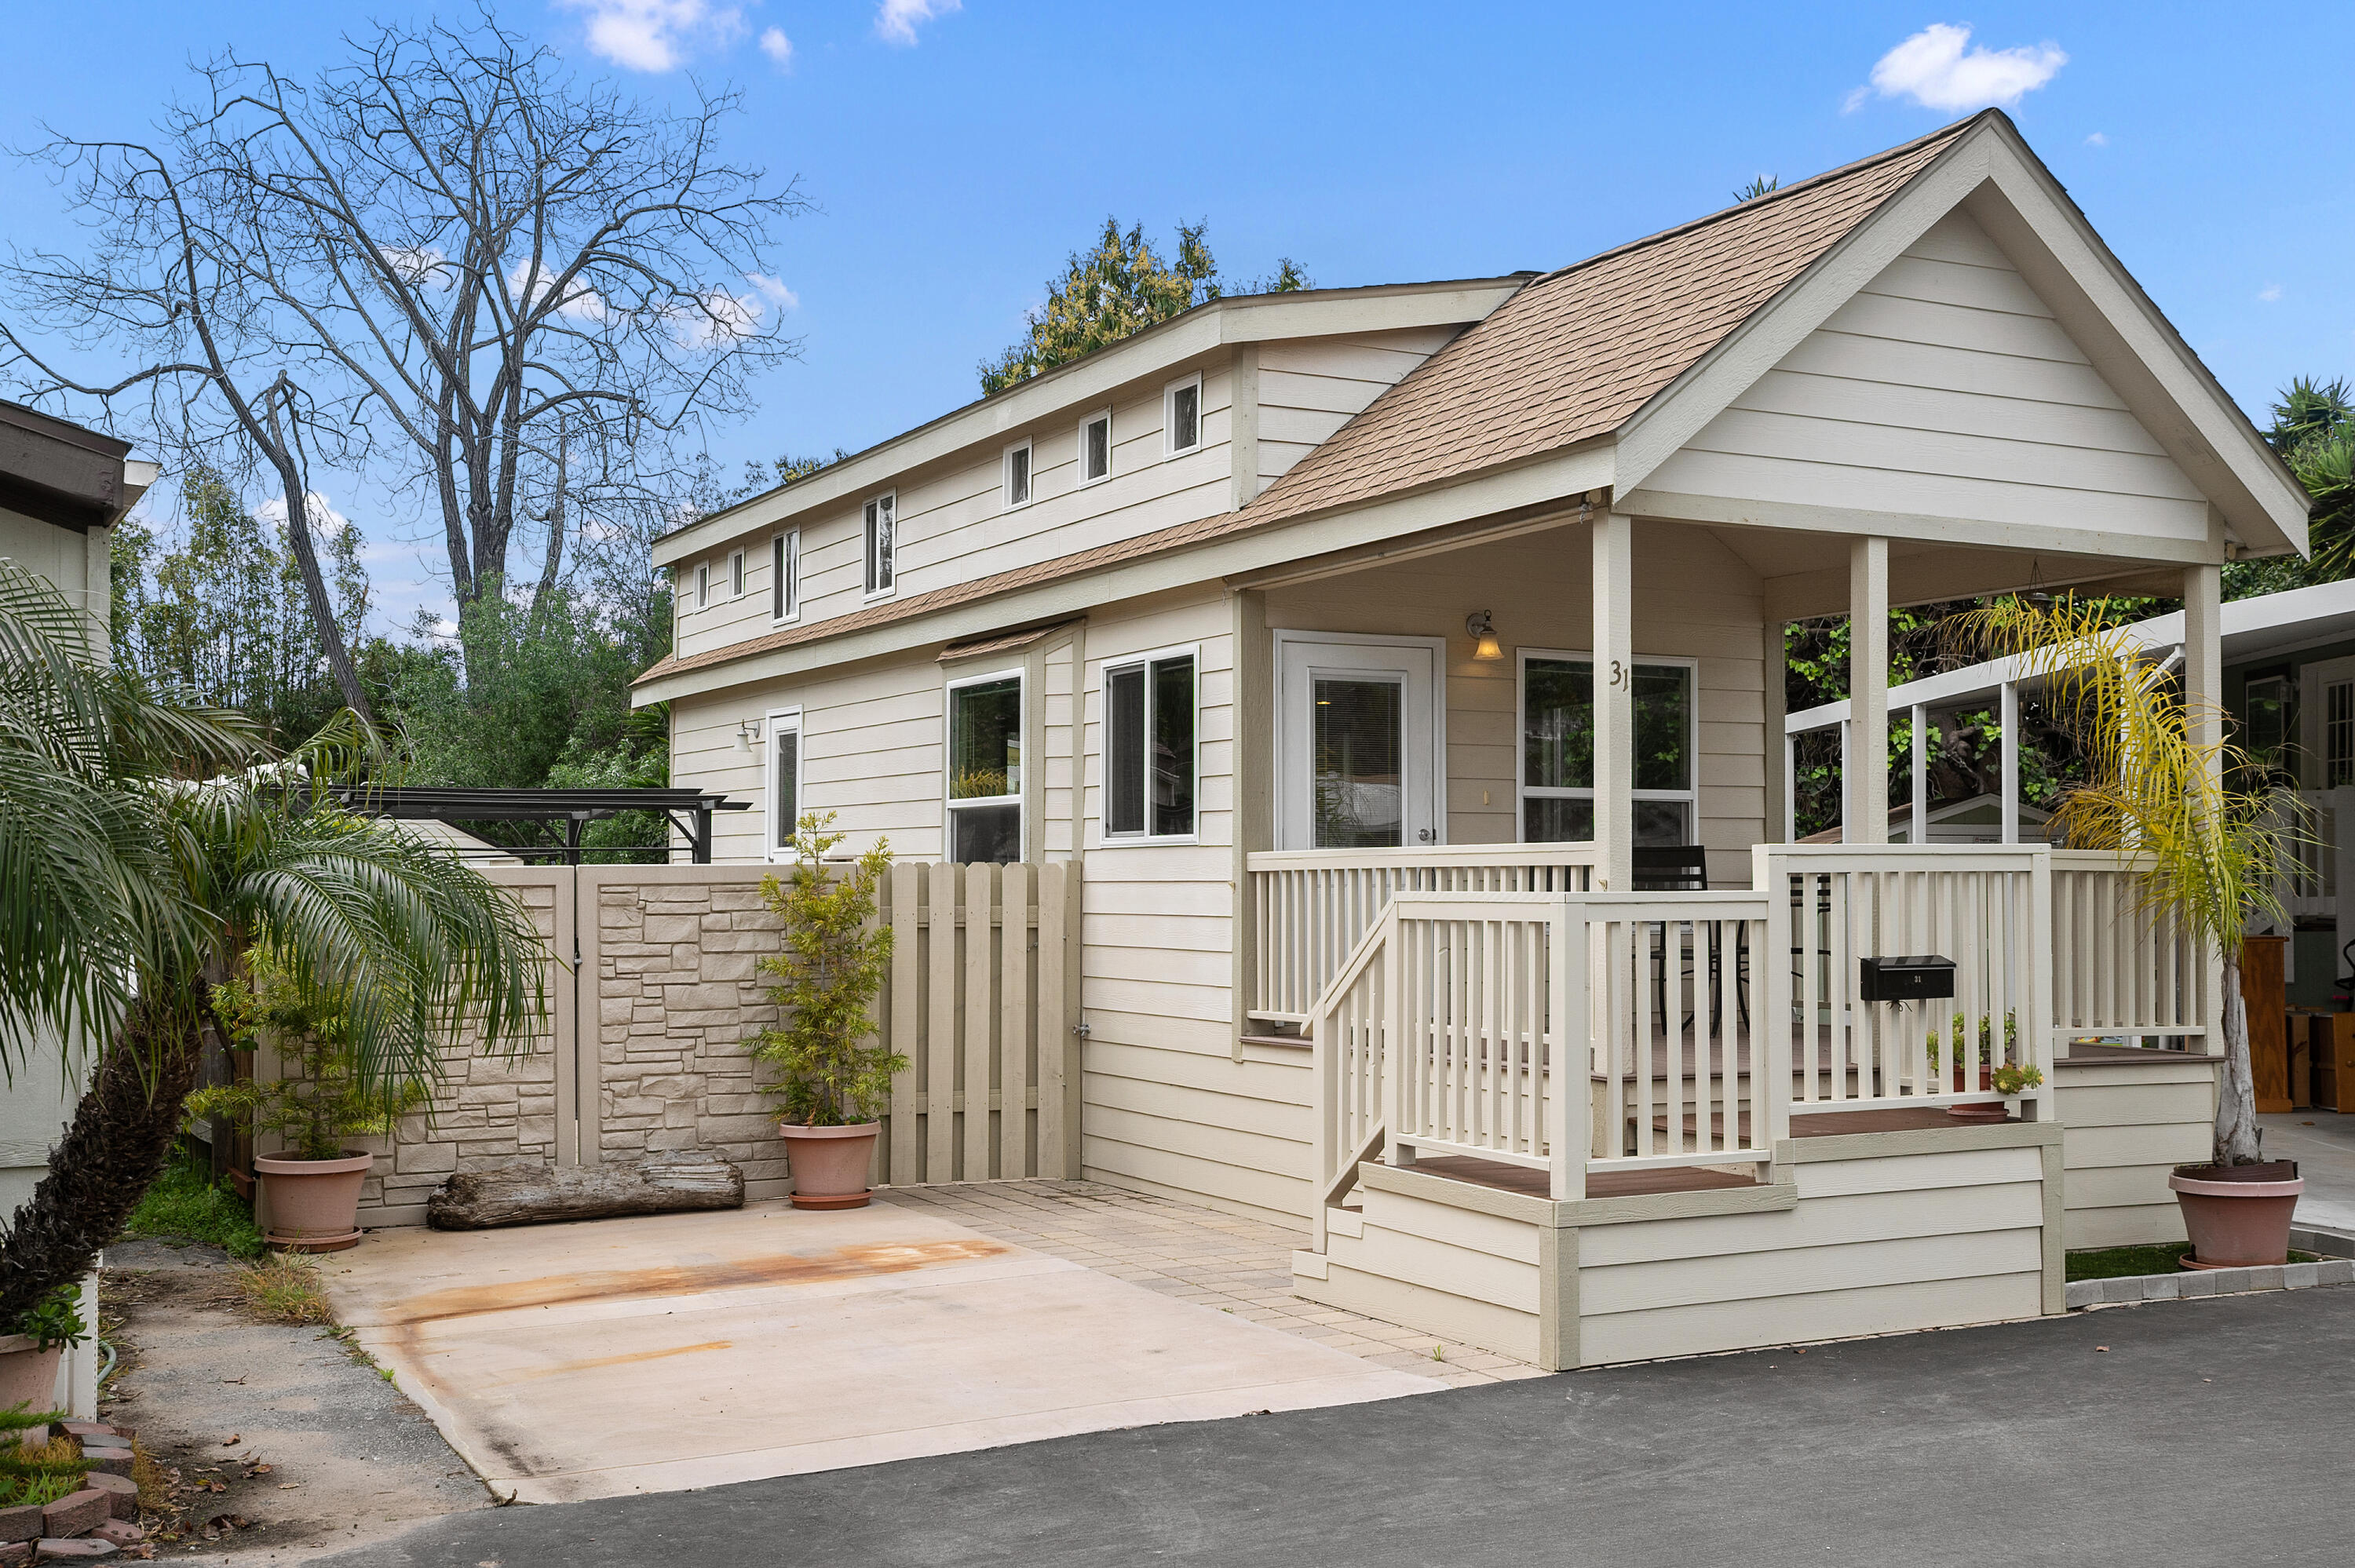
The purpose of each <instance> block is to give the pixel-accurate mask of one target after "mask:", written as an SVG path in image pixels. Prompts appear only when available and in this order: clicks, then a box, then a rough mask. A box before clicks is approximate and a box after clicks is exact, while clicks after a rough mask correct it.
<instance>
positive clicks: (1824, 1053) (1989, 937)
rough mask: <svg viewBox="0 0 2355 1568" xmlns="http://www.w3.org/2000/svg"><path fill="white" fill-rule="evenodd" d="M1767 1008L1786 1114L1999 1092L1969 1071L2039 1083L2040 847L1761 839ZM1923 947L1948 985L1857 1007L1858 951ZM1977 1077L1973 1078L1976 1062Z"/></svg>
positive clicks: (2046, 928) (2047, 921)
mask: <svg viewBox="0 0 2355 1568" xmlns="http://www.w3.org/2000/svg"><path fill="white" fill-rule="evenodd" d="M1755 853H1756V861H1757V869H1756V873H1755V880H1756V881H1757V883H1758V885H1759V886H1760V887H1761V888H1762V889H1763V890H1764V894H1765V896H1766V899H1767V904H1768V909H1769V916H1768V917H1769V922H1770V927H1771V930H1770V935H1769V937H1768V945H1769V948H1770V951H1771V952H1773V953H1774V954H1775V955H1777V956H1778V957H1779V958H1780V959H1781V961H1779V962H1774V963H1770V964H1768V965H1767V966H1766V986H1765V990H1766V1003H1765V1005H1766V1008H1767V1013H1766V1016H1768V1017H1771V1018H1787V1019H1789V1020H1791V1022H1792V1023H1793V1024H1794V1026H1795V1027H1796V1041H1795V1043H1794V1046H1793V1057H1792V1066H1793V1073H1794V1076H1795V1078H1796V1085H1795V1086H1794V1089H1793V1091H1792V1107H1791V1108H1792V1113H1793V1114H1794V1115H1805V1114H1807V1113H1810V1112H1814V1111H1828V1110H1859V1109H1867V1108H1875V1107H1894V1106H1943V1105H1955V1104H1959V1103H1963V1102H1966V1101H1972V1100H1988V1099H1992V1098H1995V1097H1996V1096H1995V1094H1994V1091H1993V1090H1992V1089H1989V1088H1984V1087H1982V1086H1981V1085H1982V1083H1983V1082H1984V1081H1985V1080H1984V1078H1983V1077H1982V1075H1983V1074H1985V1073H1987V1072H1989V1071H1991V1070H1992V1069H1993V1068H1994V1067H1997V1066H1999V1065H2006V1064H2009V1065H2017V1066H2030V1065H2032V1066H2034V1067H2036V1068H2037V1069H2038V1070H2039V1071H2041V1073H2042V1074H2043V1075H2044V1076H2045V1078H2046V1080H2047V1081H2046V1083H2045V1084H2044V1086H2042V1087H2041V1088H2037V1089H2032V1090H2030V1091H2029V1093H2028V1096H2027V1097H2029V1098H2033V1099H2036V1100H2043V1099H2046V1098H2049V1097H2050V1096H2051V1092H2052V1086H2051V1082H2050V1080H2051V1071H2052V1054H2053V1053H2052V1034H2053V1031H2052V1029H2051V1018H2052V1012H2051V993H2050V985H2051V973H2052V969H2053V965H2052V963H2051V961H2050V960H2049V959H2048V958H2047V952H2048V948H2049V944H2050V941H2051V931H2052V917H2051V887H2052V884H2051V853H2052V852H2051V850H2049V849H2046V848H2044V847H2042V846H2041V845H2039V846H2033V847H2030V846H2027V845H2009V844H2005V845H1997V844H1920V845H1915V844H1885V845H1853V846H1851V845H1846V844H1762V845H1760V846H1759V847H1758V849H1757V851H1756V852H1755ZM1914 953H1934V954H1938V955H1941V956H1943V957H1945V958H1949V959H1953V960H1954V962H1955V994H1954V995H1953V996H1952V997H1939V998H1933V999H1930V1000H1927V1001H1911V1002H1872V1003H1867V1002H1865V1001H1862V1000H1861V998H1860V997H1859V981H1860V979H1861V969H1862V964H1861V960H1862V959H1865V958H1868V957H1891V956H1897V955H1903V954H1914ZM1975 1068H1976V1069H1977V1071H1974V1069H1975Z"/></svg>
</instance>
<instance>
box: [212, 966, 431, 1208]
mask: <svg viewBox="0 0 2355 1568" xmlns="http://www.w3.org/2000/svg"><path fill="white" fill-rule="evenodd" d="M241 969H242V971H243V972H242V973H240V974H239V975H238V976H236V977H235V978H233V979H231V980H229V982H228V983H226V984H225V985H223V986H222V987H221V988H220V989H219V990H218V991H216V992H215V993H214V1008H213V1010H214V1013H215V1015H216V1016H217V1017H218V1018H219V1020H220V1022H221V1028H222V1032H223V1033H224V1034H225V1035H226V1036H227V1038H228V1040H229V1048H230V1049H231V1050H232V1051H234V1052H237V1053H238V1054H240V1055H241V1056H245V1057H247V1058H248V1059H249V1061H250V1059H251V1056H252V1054H253V1053H255V1052H257V1051H258V1050H259V1049H260V1048H261V1045H262V1044H265V1043H266V1044H270V1045H272V1046H273V1047H274V1048H275V1049H276V1052H277V1054H278V1062H279V1067H280V1075H279V1076H277V1077H276V1078H274V1079H272V1080H270V1081H267V1082H265V1081H263V1080H262V1079H261V1078H260V1077H259V1076H256V1075H251V1074H250V1073H249V1074H247V1075H244V1076H243V1078H242V1081H240V1082H237V1083H231V1084H223V1085H220V1086H217V1087H213V1088H206V1089H198V1090H197V1092H196V1093H194V1094H192V1095H190V1096H189V1097H188V1112H189V1114H190V1115H192V1116H197V1117H220V1118H224V1119H226V1120H228V1121H230V1122H232V1123H235V1124H236V1125H238V1126H240V1127H242V1128H246V1129H248V1130H249V1131H250V1132H256V1133H277V1134H280V1135H281V1136H282V1137H283V1138H284V1139H285V1140H286V1147H284V1148H282V1149H281V1150H277V1151H276V1152H274V1153H271V1154H257V1155H255V1156H254V1160H253V1169H254V1173H255V1174H256V1175H258V1176H260V1177H261V1181H262V1186H263V1191H264V1192H265V1193H266V1194H267V1196H268V1198H269V1203H270V1228H269V1229H268V1230H267V1231H266V1232H264V1233H263V1234H264V1235H265V1236H266V1237H267V1239H268V1240H269V1242H270V1244H271V1245H272V1246H276V1247H282V1248H284V1249H285V1250H287V1251H289V1252H340V1251H342V1250H343V1249H344V1248H346V1247H348V1246H351V1245H354V1244H355V1243H357V1241H358V1240H359V1238H360V1232H359V1224H358V1211H359V1202H360V1188H361V1187H362V1185H363V1184H365V1183H366V1182H367V1181H368V1171H369V1170H370V1169H371V1168H373V1167H374V1165H375V1164H376V1156H375V1155H373V1154H371V1153H369V1152H368V1150H365V1149H351V1148H347V1147H346V1139H351V1138H354V1137H357V1136H362V1135H372V1134H379V1133H384V1132H389V1131H390V1130H391V1128H392V1124H393V1123H394V1122H395V1121H396V1120H398V1119H399V1118H400V1117H402V1116H404V1115H406V1114H407V1113H409V1112H410V1111H411V1110H414V1109H415V1108H416V1107H418V1106H419V1105H421V1104H422V1103H423V1101H424V1099H425V1097H426V1088H425V1086H424V1085H423V1084H421V1083H420V1082H418V1081H417V1080H416V1079H414V1078H389V1077H385V1076H382V1075H379V1076H378V1079H377V1081H376V1082H375V1084H374V1086H371V1087H363V1086H362V1084H361V1080H360V1076H359V1074H358V1071H357V1063H356V1062H355V1061H354V1059H353V1040H352V1028H351V1020H350V998H349V993H348V992H347V991H345V990H343V989H341V988H337V987H333V986H329V985H325V984H323V983H320V982H317V981H314V982H313V983H312V984H311V985H308V986H305V985H304V984H302V983H301V982H299V981H298V980H296V978H295V976H294V974H293V970H292V969H290V968H289V967H288V965H287V964H286V963H285V961H284V960H283V959H282V958H281V957H280V956H279V955H278V953H277V952H276V951H275V950H274V949H272V948H271V947H270V946H269V945H268V944H266V943H261V944H257V945H255V946H254V947H252V948H248V949H247V951H246V955H245V960H244V962H243V964H242V966H241Z"/></svg>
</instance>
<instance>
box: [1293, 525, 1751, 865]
mask: <svg viewBox="0 0 2355 1568" xmlns="http://www.w3.org/2000/svg"><path fill="white" fill-rule="evenodd" d="M1591 584H1592V577H1591V571H1590V555H1589V549H1588V543H1587V535H1586V533H1585V531H1584V530H1582V529H1580V528H1577V527H1574V526H1573V527H1564V528H1558V529H1550V530H1548V531H1546V532H1543V533H1539V534H1529V535H1522V536H1520V537H1519V538H1517V539H1511V540H1506V541H1502V542H1499V543H1496V544H1490V545H1481V546H1473V547H1470V548H1466V549H1463V550H1456V551H1451V552H1448V553H1446V554H1444V555H1438V556H1425V557H1423V558H1422V559H1419V560H1415V561H1412V562H1403V563H1400V564H1398V565H1395V566H1389V567H1374V568H1371V569H1369V570H1367V571H1362V572H1354V573H1351V574H1349V575H1348V576H1347V577H1334V578H1329V579H1326V580H1323V581H1319V582H1314V583H1306V584H1302V585H1299V586H1297V587H1292V588H1277V589H1273V590H1271V591H1270V592H1269V594H1268V606H1267V615H1268V623H1269V624H1270V625H1271V626H1275V627H1281V628H1284V629H1287V630H1301V631H1354V632H1368V633H1376V634H1391V635H1408V636H1423V637H1444V638H1446V639H1447V655H1446V672H1447V758H1446V762H1447V834H1448V841H1449V842H1452V843H1459V844H1469V843H1509V842H1513V841H1514V840H1515V839H1516V838H1518V823H1517V821H1516V820H1515V817H1514V811H1515V803H1514V802H1515V784H1516V779H1515V774H1516V769H1517V768H1518V757H1519V750H1518V747H1519V729H1520V721H1519V716H1518V712H1517V707H1516V703H1517V698H1516V688H1515V682H1516V680H1517V679H1518V674H1517V672H1518V658H1517V656H1516V654H1517V650H1518V649H1519V648H1524V647H1527V648H1553V649H1573V650H1574V649H1582V648H1585V647H1587V646H1589V644H1590V639H1591V632H1590V630H1589V626H1590V622H1591V620H1592V613H1591V607H1592V604H1593V588H1592V586H1591ZM1480 609H1486V610H1487V611H1488V612H1489V613H1490V615H1491V616H1492V617H1493V618H1494V620H1495V623H1496V627H1497V636H1498V638H1499V640H1500V641H1502V642H1503V644H1504V648H1505V655H1506V656H1505V657H1504V658H1503V659H1501V660H1487V661H1483V660H1478V659H1475V658H1473V657H1472V641H1471V639H1470V638H1469V637H1467V636H1466V635H1465V630H1464V621H1465V617H1466V616H1467V615H1469V614H1471V613H1472V612H1473V611H1475V610H1480ZM1633 609H1634V626H1635V646H1636V653H1637V654H1638V655H1639V656H1641V655H1645V654H1667V655H1676V656H1680V657H1685V658H1694V659H1698V660H1699V661H1700V671H1699V679H1698V691H1697V694H1696V700H1697V702H1698V704H1699V709H1700V712H1699V715H1698V716H1699V719H1700V757H1699V759H1698V760H1699V764H1700V842H1702V843H1703V844H1704V845H1705V846H1707V847H1708V849H1709V850H1710V877H1711V879H1712V880H1713V881H1716V882H1718V883H1720V884H1721V885H1733V886H1746V885H1748V882H1749V876H1750V860H1749V854H1750V847H1751V846H1752V845H1753V844H1754V843H1756V842H1759V840H1760V839H1761V838H1763V837H1764V832H1765V810H1766V788H1765V787H1766V771H1765V770H1766V767H1767V758H1766V705H1765V688H1764V681H1765V662H1764V658H1763V657H1762V655H1761V628H1762V627H1763V625H1764V601H1763V599H1762V597H1761V588H1760V585H1759V581H1758V577H1757V575H1756V574H1755V573H1754V572H1753V571H1752V570H1751V568H1750V567H1749V566H1748V565H1747V564H1745V563H1744V562H1743V561H1742V559H1741V557H1739V556H1736V555H1734V554H1733V552H1732V551H1731V550H1729V549H1727V548H1726V547H1725V546H1723V545H1722V544H1721V543H1720V542H1719V541H1718V540H1717V539H1716V538H1714V537H1713V536H1712V535H1710V533H1709V532H1708V531H1707V530H1705V529H1701V528H1694V527H1687V526H1683V525H1680V524H1673V523H1663V522H1657V521H1649V520H1646V521H1641V522H1639V523H1638V524H1637V525H1636V586H1635V590H1634V598H1633ZM1775 765H1776V766H1780V750H1779V748H1778V749H1777V752H1776V759H1775ZM1484 796H1485V799H1484Z"/></svg>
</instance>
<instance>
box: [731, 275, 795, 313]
mask: <svg viewBox="0 0 2355 1568" xmlns="http://www.w3.org/2000/svg"><path fill="white" fill-rule="evenodd" d="M744 281H746V282H748V283H750V284H751V285H752V287H754V288H756V289H758V290H760V291H761V297H762V299H764V300H766V301H768V302H770V303H771V304H773V305H774V306H776V307H777V309H779V310H781V311H797V310H800V309H801V308H802V297H801V296H800V295H799V294H796V293H794V291H792V290H791V289H788V288H786V287H785V281H784V280H783V278H772V277H770V276H769V275H768V274H767V273H766V272H747V273H745V274H744Z"/></svg>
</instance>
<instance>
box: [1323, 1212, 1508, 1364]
mask: <svg viewBox="0 0 2355 1568" xmlns="http://www.w3.org/2000/svg"><path fill="white" fill-rule="evenodd" d="M1359 1199H1360V1201H1361V1202H1363V1203H1364V1205H1365V1208H1364V1211H1363V1214H1364V1224H1363V1227H1362V1230H1361V1232H1360V1234H1354V1235H1353V1234H1348V1232H1347V1231H1346V1230H1345V1229H1344V1228H1342V1227H1341V1226H1339V1225H1337V1226H1336V1227H1335V1228H1334V1229H1333V1231H1332V1232H1331V1233H1330V1234H1328V1235H1327V1241H1326V1245H1327V1252H1326V1276H1325V1277H1324V1278H1323V1279H1309V1278H1301V1279H1296V1280H1295V1284H1294V1288H1295V1293H1296V1294H1298V1295H1302V1296H1305V1297H1308V1298H1310V1299H1312V1300H1316V1301H1323V1302H1327V1303H1329V1304H1331V1305H1333V1306H1337V1307H1346V1308H1350V1309H1351V1310H1353V1311H1359V1312H1364V1313H1367V1314H1369V1316H1372V1317H1376V1318H1380V1319H1386V1320H1388V1321H1390V1322H1393V1323H1398V1324H1401V1325H1402V1326H1404V1327H1407V1328H1412V1329H1420V1330H1423V1331H1424V1332H1426V1333H1430V1334H1433V1335H1437V1336H1439V1337H1441V1338H1444V1339H1450V1340H1458V1341H1461V1342H1463V1343H1466V1344H1473V1345H1478V1346H1480V1347H1481V1348H1483V1349H1485V1350H1492V1351H1498V1352H1500V1353H1502V1354H1505V1355H1508V1356H1517V1357H1518V1358H1520V1359H1521V1360H1523V1361H1535V1360H1537V1358H1538V1336H1539V1315H1538V1314H1539V1302H1540V1289H1541V1286H1542V1280H1541V1274H1540V1263H1539V1257H1538V1252H1539V1240H1538V1229H1537V1227H1536V1226H1535V1225H1532V1224H1525V1223H1523V1222H1520V1221H1516V1220H1508V1219H1504V1218H1501V1217H1499V1216H1497V1215H1494V1214H1485V1213H1476V1212H1475V1211H1472V1210H1469V1209H1459V1208H1456V1207H1455V1206H1453V1205H1451V1204H1445V1203H1434V1202H1425V1201H1423V1200H1422V1199H1419V1198H1412V1197H1408V1196H1406V1195H1405V1194H1402V1193H1397V1192H1373V1191H1371V1190H1368V1189H1362V1188H1361V1189H1360V1190H1359Z"/></svg>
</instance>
